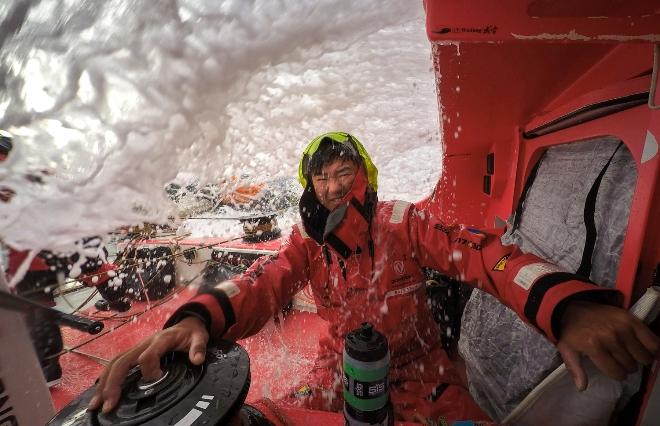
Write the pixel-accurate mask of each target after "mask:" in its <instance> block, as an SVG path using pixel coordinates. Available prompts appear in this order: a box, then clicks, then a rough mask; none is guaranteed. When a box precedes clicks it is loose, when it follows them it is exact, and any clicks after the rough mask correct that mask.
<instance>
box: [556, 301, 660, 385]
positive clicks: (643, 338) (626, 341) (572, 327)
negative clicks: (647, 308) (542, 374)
mask: <svg viewBox="0 0 660 426" xmlns="http://www.w3.org/2000/svg"><path fill="white" fill-rule="evenodd" d="M557 348H558V349H559V353H560V354H561V357H562V359H563V360H564V363H565V364H566V368H567V369H568V371H569V372H570V373H571V375H572V376H573V380H574V381H575V386H576V387H577V389H578V391H583V390H585V389H586V388H587V384H588V382H587V375H586V373H585V372H584V369H583V368H582V364H581V362H580V356H581V355H586V356H588V357H589V358H590V359H591V361H593V363H594V365H595V366H596V367H598V369H599V370H600V371H602V372H603V373H605V374H606V375H608V376H609V377H611V378H613V379H617V380H623V379H625V378H626V376H627V375H628V374H630V373H634V372H635V371H637V367H638V364H640V363H641V364H650V363H651V362H653V359H654V357H655V355H656V354H657V352H658V349H660V339H659V338H658V336H656V335H655V334H654V333H653V332H652V331H651V330H650V329H649V328H648V327H647V326H646V325H644V323H643V322H641V321H640V320H639V319H637V318H635V317H634V316H633V315H632V314H630V313H629V312H628V311H626V310H625V309H621V308H617V307H614V306H609V305H601V304H596V303H588V302H570V303H569V305H568V306H567V308H566V310H565V311H564V315H563V317H562V319H561V334H560V338H559V343H558V344H557Z"/></svg>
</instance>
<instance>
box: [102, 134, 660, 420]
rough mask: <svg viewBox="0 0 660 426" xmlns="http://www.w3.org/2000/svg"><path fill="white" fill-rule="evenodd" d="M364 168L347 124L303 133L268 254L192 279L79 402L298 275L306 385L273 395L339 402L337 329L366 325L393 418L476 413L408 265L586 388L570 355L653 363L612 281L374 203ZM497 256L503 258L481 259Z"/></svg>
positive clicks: (370, 175) (113, 389)
mask: <svg viewBox="0 0 660 426" xmlns="http://www.w3.org/2000/svg"><path fill="white" fill-rule="evenodd" d="M377 176H378V171H377V169H376V167H375V166H374V164H373V163H372V161H371V159H370V158H369V155H368V154H367V152H366V150H365V149H364V147H363V146H362V144H361V143H360V142H359V141H358V140H357V138H355V137H353V136H352V135H350V134H348V133H343V132H332V133H326V134H323V135H320V136H318V137H317V138H315V139H314V140H312V141H311V142H310V143H309V145H308V146H307V148H306V149H305V151H304V153H303V156H302V159H301V161H300V165H299V179H300V182H301V184H302V185H303V187H304V188H305V190H304V192H303V195H302V196H301V198H300V203H299V206H300V217H301V223H300V224H299V225H296V226H295V227H294V228H293V230H292V232H291V235H290V237H289V238H288V239H287V240H286V241H285V242H284V243H283V244H282V246H281V248H280V250H279V252H278V253H277V254H276V255H274V256H270V257H265V258H262V259H260V260H258V261H256V262H255V263H254V264H253V265H252V266H251V267H250V268H249V269H248V271H246V273H244V274H243V275H242V276H240V277H236V278H234V279H232V280H230V281H224V282H221V283H219V284H218V285H216V286H215V287H213V288H209V289H203V290H201V291H200V293H199V295H198V296H196V297H195V298H193V299H192V300H191V301H190V302H189V303H187V304H186V305H184V306H182V307H181V308H180V309H179V310H178V311H177V312H176V313H175V314H174V315H173V316H172V317H171V318H170V319H169V320H168V321H167V323H166V329H165V330H163V331H161V332H159V333H157V334H156V335H154V336H152V337H151V338H149V339H147V340H145V341H143V342H142V343H140V344H139V345H138V346H136V347H135V348H133V349H131V350H129V351H128V352H126V353H125V354H123V355H121V356H119V357H117V358H115V359H114V360H113V361H112V363H111V364H110V366H109V367H108V369H107V370H106V371H105V372H104V373H103V374H102V376H101V378H100V381H99V384H98V386H97V389H96V394H95V397H94V398H93V400H92V402H91V404H90V406H91V407H92V408H98V407H100V406H101V404H103V405H102V408H103V410H104V411H109V410H111V409H112V408H113V407H114V406H115V404H116V402H117V401H118V399H119V396H120V384H121V382H122V381H123V380H124V378H125V377H126V374H127V372H128V371H129V369H130V368H131V367H132V366H134V365H136V364H140V366H141V369H142V373H143V375H144V376H145V377H146V378H157V377H158V376H159V374H160V370H159V362H160V358H161V356H162V355H163V354H164V353H166V352H167V351H171V350H179V351H186V352H188V353H189V357H190V360H191V361H192V362H193V363H195V364H200V363H201V362H202V361H203V360H204V356H205V350H206V344H207V341H208V339H209V336H211V337H214V338H220V337H221V338H223V339H227V340H238V339H242V338H245V337H248V336H251V335H253V334H255V333H257V332H258V331H259V330H260V329H261V328H262V327H263V326H264V325H265V324H266V322H267V321H268V320H270V319H271V318H272V317H273V315H275V314H277V313H278V312H279V311H280V310H281V309H282V308H283V307H284V306H285V305H286V304H287V303H288V302H289V300H291V298H292V296H293V295H294V294H295V293H296V292H298V291H299V290H301V289H302V288H303V287H304V286H305V285H307V284H308V283H309V284H311V287H312V291H313V294H314V299H315V302H316V304H317V307H318V314H319V315H320V316H321V317H322V318H323V319H325V320H326V321H327V322H328V333H327V336H325V337H324V338H322V339H321V340H320V342H319V349H318V357H317V360H316V362H315V365H314V368H313V369H312V371H311V372H310V374H309V376H308V377H307V378H306V380H305V383H304V384H306V385H307V386H304V387H303V388H304V389H306V391H305V392H302V393H301V392H298V393H296V394H293V393H292V395H291V396H290V397H289V398H287V399H286V400H285V401H281V403H283V404H284V403H287V404H295V405H298V406H302V407H306V408H311V409H317V410H326V411H339V410H341V408H342V404H343V399H342V381H341V359H342V350H343V342H344V338H345V336H346V334H347V333H348V332H350V331H351V330H353V329H356V328H358V327H359V326H360V324H361V323H363V322H370V323H372V324H373V325H374V327H375V328H376V329H377V330H379V331H380V332H382V333H383V334H384V335H385V336H386V337H387V339H388V341H389V345H390V353H391V359H390V371H389V385H390V396H391V400H392V404H393V406H394V413H395V417H396V418H397V419H400V420H408V421H411V420H417V421H419V420H420V419H423V420H424V421H427V420H428V421H433V422H438V421H440V420H439V419H444V420H445V421H449V422H451V421H455V420H461V419H472V420H486V419H487V416H486V415H485V414H484V413H483V412H482V411H481V409H480V408H479V407H478V406H477V405H476V403H475V402H474V401H473V400H472V398H471V396H470V394H469V393H468V392H467V390H466V388H465V384H464V383H462V382H461V380H460V375H459V374H457V372H456V370H455V368H454V366H453V365H452V363H451V362H450V360H449V358H448V357H447V354H446V353H445V352H444V350H443V349H442V346H441V342H440V339H441V338H440V336H439V335H438V332H437V327H436V325H435V323H434V321H433V318H432V315H431V312H430V309H429V307H428V306H427V304H426V302H425V301H426V294H425V279H424V273H423V270H422V267H430V268H433V269H436V270H439V271H441V272H443V273H444V274H447V275H449V276H456V277H461V279H462V280H463V281H465V282H467V283H468V284H472V285H474V286H478V287H479V288H481V289H483V290H485V291H487V292H489V293H491V294H493V295H495V296H496V297H497V298H498V299H499V300H501V301H502V302H503V303H505V304H506V305H507V306H510V307H511V308H512V309H514V310H515V311H516V313H517V314H518V315H519V316H521V318H523V319H524V320H525V321H527V322H528V323H529V324H530V325H532V326H533V327H535V328H536V329H537V330H538V331H539V332H540V333H542V334H544V335H545V336H546V337H547V338H548V339H549V340H550V341H552V342H554V343H558V345H559V347H560V351H561V353H562V356H564V359H565V361H566V363H567V366H568V367H569V369H570V370H571V371H572V372H574V375H575V377H576V385H578V387H584V386H586V381H585V377H584V376H583V374H584V373H583V372H582V370H581V368H580V364H579V357H580V354H585V355H587V356H589V357H590V358H591V359H592V360H593V361H594V363H595V364H596V365H597V366H598V367H599V368H600V369H601V370H603V371H604V372H605V373H607V374H608V375H610V376H612V377H615V378H618V379H621V378H624V377H625V376H626V373H630V372H632V371H634V370H635V369H636V367H637V363H638V362H642V363H649V362H651V361H652V360H653V355H654V354H655V353H656V352H657V350H658V338H657V337H656V336H655V335H654V334H653V333H652V332H651V331H650V330H648V328H646V327H645V326H644V325H643V324H642V323H641V322H639V321H638V320H636V319H635V318H634V317H632V316H631V315H629V314H628V312H626V311H625V310H623V309H620V308H617V307H615V306H610V305H616V304H617V303H619V298H620V295H619V293H618V292H617V291H615V290H611V289H606V288H600V287H597V286H594V285H593V284H592V283H589V282H586V281H585V280H584V279H583V278H581V277H579V276H577V275H575V274H571V273H568V272H563V271H561V270H559V268H558V267H556V266H555V265H552V264H549V263H547V262H545V261H544V260H542V259H539V258H538V257H536V256H533V255H531V254H524V253H522V252H521V251H520V250H519V249H518V248H517V247H515V246H502V244H501V243H500V236H501V235H502V233H503V231H504V230H503V229H496V230H475V229H472V228H466V227H462V226H448V225H445V224H442V223H440V222H438V221H437V220H436V219H435V218H433V217H431V215H429V214H426V212H423V211H419V210H417V209H416V208H415V206H414V205H412V204H410V203H406V202H402V201H378V199H377V196H376V191H377ZM504 257H506V258H507V262H506V265H505V266H503V267H502V268H500V269H495V268H493V265H496V264H498V261H500V260H501V259H503V258H504ZM550 284H551V285H550ZM593 302H597V303H593ZM493 356H497V354H493ZM299 388H300V386H297V387H296V389H299Z"/></svg>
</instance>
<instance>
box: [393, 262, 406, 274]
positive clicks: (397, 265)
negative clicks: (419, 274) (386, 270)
mask: <svg viewBox="0 0 660 426" xmlns="http://www.w3.org/2000/svg"><path fill="white" fill-rule="evenodd" d="M392 268H394V272H396V273H397V274H399V275H403V274H405V273H406V265H404V264H403V261H402V260H395V261H394V264H393V265H392Z"/></svg>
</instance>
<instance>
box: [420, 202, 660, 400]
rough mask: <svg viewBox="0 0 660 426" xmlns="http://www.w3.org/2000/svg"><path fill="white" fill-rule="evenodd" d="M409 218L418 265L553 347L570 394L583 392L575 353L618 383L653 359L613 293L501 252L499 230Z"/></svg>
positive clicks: (508, 250)
mask: <svg viewBox="0 0 660 426" xmlns="http://www.w3.org/2000/svg"><path fill="white" fill-rule="evenodd" d="M409 219H410V223H409V229H410V232H411V238H412V241H413V247H412V250H413V251H414V252H416V253H417V255H416V256H417V258H418V260H419V262H420V263H421V264H422V265H423V266H429V267H432V268H435V269H438V270H440V271H443V272H444V273H445V274H447V275H450V276H453V277H455V278H457V279H459V280H460V281H463V282H466V283H468V284H471V285H473V286H475V287H477V288H479V289H482V290H484V291H486V292H488V293H490V294H492V295H494V296H496V297H497V298H498V299H499V300H500V301H501V302H502V303H504V304H505V305H507V306H509V307H510V308H511V309H513V310H514V311H515V312H516V313H517V314H518V316H520V317H521V318H522V319H523V320H524V321H525V322H527V323H528V324H530V325H532V326H533V327H534V328H536V329H537V330H538V331H539V332H540V333H542V334H543V335H545V336H546V338H548V339H549V340H550V341H551V342H553V343H555V344H557V346H558V349H559V350H560V353H561V355H562V357H563V358H564V361H565V362H566V365H567V367H568V368H569V371H570V372H571V373H572V374H573V377H574V378H575V381H576V386H577V387H578V389H584V388H585V387H586V376H585V374H584V372H583V371H582V369H581V367H580V365H579V362H578V361H579V357H580V354H584V355H587V356H589V358H591V360H592V361H593V362H594V364H595V365H596V366H597V367H598V368H599V369H600V370H601V371H603V372H604V373H605V374H607V375H608V376H610V377H613V378H617V379H620V378H622V377H625V375H626V373H627V372H630V371H632V370H633V365H634V367H635V368H636V364H637V363H638V362H639V363H644V364H646V363H649V362H650V361H651V360H652V357H653V355H654V354H656V353H657V352H658V349H659V348H660V342H659V339H658V337H657V336H655V335H654V334H653V333H652V332H651V331H650V330H649V329H648V328H647V327H646V326H645V325H644V324H643V323H641V322H640V321H639V320H638V319H637V318H635V317H634V316H632V315H631V314H630V313H628V312H627V311H626V310H624V309H621V308H620V307H618V306H620V303H621V299H622V298H621V294H620V292H618V291H617V290H614V289H608V288H604V287H598V286H597V285H595V284H594V283H592V282H590V281H589V280H588V279H585V278H583V277H580V276H578V275H576V274H573V273H569V272H566V271H563V270H561V268H559V267H557V266H556V265H553V264H551V263H549V262H546V261H544V260H543V259H540V258H538V257H536V256H534V255H532V254H524V253H522V252H521V251H520V250H519V249H518V248H517V247H516V246H502V244H501V242H500V236H501V234H502V232H503V230H493V231H488V230H476V229H470V228H466V227H462V226H445V225H443V224H441V223H439V222H437V221H434V220H433V219H432V218H430V217H428V215H427V214H424V212H421V213H420V212H417V211H416V210H415V209H414V208H411V210H410V214H409Z"/></svg>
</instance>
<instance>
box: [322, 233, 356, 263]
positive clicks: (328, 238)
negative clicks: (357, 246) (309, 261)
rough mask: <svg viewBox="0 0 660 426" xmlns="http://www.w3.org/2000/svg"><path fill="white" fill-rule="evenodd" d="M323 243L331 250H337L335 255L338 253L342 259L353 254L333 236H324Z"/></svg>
mask: <svg viewBox="0 0 660 426" xmlns="http://www.w3.org/2000/svg"><path fill="white" fill-rule="evenodd" d="M325 242H326V243H328V244H329V245H330V246H332V248H333V249H335V250H337V253H339V254H340V255H341V256H342V257H343V258H344V259H346V258H348V257H349V256H350V255H351V254H353V250H351V248H350V247H349V246H347V245H346V243H344V242H343V241H342V240H340V239H339V237H338V236H336V235H335V234H328V235H326V237H325Z"/></svg>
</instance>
